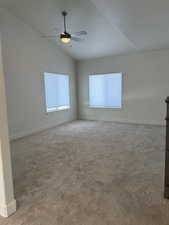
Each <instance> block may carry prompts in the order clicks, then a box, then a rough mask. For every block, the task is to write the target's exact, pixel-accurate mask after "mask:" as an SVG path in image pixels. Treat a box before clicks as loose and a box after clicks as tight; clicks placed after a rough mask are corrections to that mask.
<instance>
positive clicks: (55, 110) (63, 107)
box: [46, 106, 70, 113]
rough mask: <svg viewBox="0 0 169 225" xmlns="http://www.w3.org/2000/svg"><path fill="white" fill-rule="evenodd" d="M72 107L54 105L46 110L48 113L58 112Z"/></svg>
mask: <svg viewBox="0 0 169 225" xmlns="http://www.w3.org/2000/svg"><path fill="white" fill-rule="evenodd" d="M68 109H70V106H60V107H53V108H49V109H47V110H46V112H47V113H51V112H58V111H64V110H68Z"/></svg>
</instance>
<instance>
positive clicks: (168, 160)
mask: <svg viewBox="0 0 169 225" xmlns="http://www.w3.org/2000/svg"><path fill="white" fill-rule="evenodd" d="M165 102H166V103H167V116H166V152H165V187H164V197H165V198H169V97H167V99H166V101H165Z"/></svg>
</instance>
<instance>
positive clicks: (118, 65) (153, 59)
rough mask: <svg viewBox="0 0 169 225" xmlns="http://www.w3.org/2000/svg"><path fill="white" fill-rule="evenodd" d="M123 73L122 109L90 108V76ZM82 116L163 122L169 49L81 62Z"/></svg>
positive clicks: (81, 117) (140, 121) (168, 84)
mask: <svg viewBox="0 0 169 225" xmlns="http://www.w3.org/2000/svg"><path fill="white" fill-rule="evenodd" d="M109 72H123V73H124V80H123V86H124V88H123V95H124V97H123V108H122V109H121V110H117V109H94V108H89V107H88V75H89V74H93V73H109ZM78 85H79V86H78V92H79V100H78V101H79V118H80V119H89V120H105V121H120V122H133V123H145V124H164V121H165V120H164V119H165V114H166V112H165V103H164V99H165V98H166V96H167V95H169V50H159V51H149V52H144V53H138V54H131V55H123V56H111V57H104V58H100V59H93V60H86V61H80V62H79V63H78Z"/></svg>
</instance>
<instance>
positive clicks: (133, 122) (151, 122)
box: [79, 117, 165, 126]
mask: <svg viewBox="0 0 169 225" xmlns="http://www.w3.org/2000/svg"><path fill="white" fill-rule="evenodd" d="M79 120H88V121H102V122H113V123H124V124H125V123H126V124H138V125H154V126H165V120H164V122H162V123H160V122H156V121H137V120H125V119H114V120H106V119H98V118H97V119H91V118H86V117H81V118H79Z"/></svg>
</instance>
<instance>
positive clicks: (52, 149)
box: [0, 121, 169, 225]
mask: <svg viewBox="0 0 169 225" xmlns="http://www.w3.org/2000/svg"><path fill="white" fill-rule="evenodd" d="M164 142H165V130H164V127H160V126H150V125H146V126H143V125H131V124H119V123H110V122H91V121H75V122H72V123H69V124H65V125H62V126H59V127H56V128H54V129H50V130H46V131H43V132H41V133H38V134H36V135H32V136H29V137H25V138H22V139H18V140H16V141H13V142H12V143H11V146H12V159H13V173H14V182H15V196H16V199H17V202H18V211H17V212H16V213H15V214H14V215H13V216H11V217H9V218H7V219H3V218H0V225H169V200H164V199H163V176H164V175H163V173H164Z"/></svg>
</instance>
